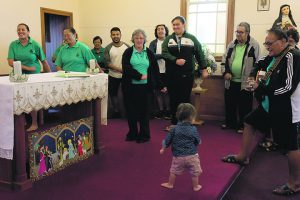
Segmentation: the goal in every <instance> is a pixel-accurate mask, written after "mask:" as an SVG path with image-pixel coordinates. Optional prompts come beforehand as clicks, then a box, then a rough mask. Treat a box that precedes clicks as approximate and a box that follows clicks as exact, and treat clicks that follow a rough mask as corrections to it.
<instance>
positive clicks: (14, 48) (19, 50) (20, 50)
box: [7, 38, 46, 74]
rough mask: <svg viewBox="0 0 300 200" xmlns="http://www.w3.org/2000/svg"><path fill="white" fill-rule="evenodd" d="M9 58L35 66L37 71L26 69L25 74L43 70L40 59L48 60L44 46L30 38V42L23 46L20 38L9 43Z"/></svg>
mask: <svg viewBox="0 0 300 200" xmlns="http://www.w3.org/2000/svg"><path fill="white" fill-rule="evenodd" d="M7 58H8V59H13V60H14V61H21V64H22V65H25V66H28V67H35V71H25V70H23V73H24V74H37V73H40V72H41V65H40V62H39V60H40V61H44V60H46V57H45V54H44V52H43V49H42V47H41V46H40V45H39V44H38V43H37V42H36V41H34V40H33V39H31V38H29V41H28V44H27V45H25V46H23V45H22V44H21V42H20V40H15V41H13V42H12V43H10V45H9V49H8V56H7Z"/></svg>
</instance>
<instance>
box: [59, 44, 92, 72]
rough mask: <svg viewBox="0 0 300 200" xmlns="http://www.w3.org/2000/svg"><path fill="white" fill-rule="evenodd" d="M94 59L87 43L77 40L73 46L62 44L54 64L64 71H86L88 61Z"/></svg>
mask: <svg viewBox="0 0 300 200" xmlns="http://www.w3.org/2000/svg"><path fill="white" fill-rule="evenodd" d="M91 59H96V58H95V56H94V55H93V53H92V52H91V50H90V49H89V48H88V46H87V45H85V44H83V43H81V42H79V41H77V42H76V43H75V44H74V46H72V47H70V46H69V45H68V44H67V45H65V46H63V47H62V48H61V49H60V51H59V53H58V55H57V58H56V60H55V65H56V66H59V67H61V68H62V69H63V70H64V71H73V72H86V69H87V68H88V67H89V61H90V60H91Z"/></svg>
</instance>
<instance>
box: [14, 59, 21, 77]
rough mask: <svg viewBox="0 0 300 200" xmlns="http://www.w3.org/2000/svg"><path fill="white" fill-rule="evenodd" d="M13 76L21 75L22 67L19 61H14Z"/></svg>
mask: <svg viewBox="0 0 300 200" xmlns="http://www.w3.org/2000/svg"><path fill="white" fill-rule="evenodd" d="M13 65H14V74H15V75H22V66H21V61H14V64H13Z"/></svg>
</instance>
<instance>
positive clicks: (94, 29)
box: [79, 0, 180, 47]
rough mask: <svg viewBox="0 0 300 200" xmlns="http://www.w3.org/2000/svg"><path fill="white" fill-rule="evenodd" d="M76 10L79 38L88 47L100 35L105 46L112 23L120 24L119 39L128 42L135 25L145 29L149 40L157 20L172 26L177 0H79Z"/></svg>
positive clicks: (118, 25)
mask: <svg viewBox="0 0 300 200" xmlns="http://www.w3.org/2000/svg"><path fill="white" fill-rule="evenodd" d="M79 12H80V30H81V32H80V33H79V38H80V40H81V41H83V42H84V43H86V44H87V45H89V46H91V47H92V46H93V45H92V38H93V37H94V36H96V35H99V36H101V37H102V39H103V44H104V46H106V45H107V44H109V43H110V42H111V38H110V29H111V28H112V27H114V26H117V27H120V29H121V31H122V40H123V41H125V42H127V43H128V44H131V43H130V38H131V34H132V32H133V31H134V30H135V29H137V28H141V29H143V30H145V31H146V33H147V36H148V41H149V42H150V41H151V40H152V39H154V38H155V37H154V28H155V26H156V25H157V24H166V25H167V26H168V27H169V29H170V28H171V26H170V25H171V20H172V19H173V18H174V17H175V16H177V15H179V14H180V0H152V1H150V0H114V1H111V0H102V1H99V0H84V1H80V10H79ZM149 42H148V45H149Z"/></svg>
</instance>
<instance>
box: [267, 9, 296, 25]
mask: <svg viewBox="0 0 300 200" xmlns="http://www.w3.org/2000/svg"><path fill="white" fill-rule="evenodd" d="M296 27H297V25H296V23H295V21H294V19H293V15H292V11H291V8H290V5H288V4H284V5H282V6H280V9H279V16H278V18H277V19H276V20H275V22H274V23H273V26H272V28H278V29H282V30H284V31H287V30H289V29H292V28H293V29H296Z"/></svg>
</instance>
